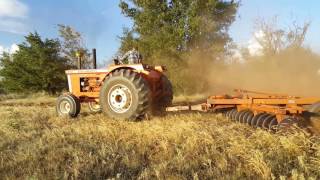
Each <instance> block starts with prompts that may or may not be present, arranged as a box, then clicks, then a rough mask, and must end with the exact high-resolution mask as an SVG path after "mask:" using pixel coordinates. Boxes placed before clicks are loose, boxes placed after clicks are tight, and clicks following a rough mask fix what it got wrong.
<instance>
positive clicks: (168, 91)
mask: <svg viewBox="0 0 320 180" xmlns="http://www.w3.org/2000/svg"><path fill="white" fill-rule="evenodd" d="M161 84H162V92H161V94H160V95H159V96H158V97H156V98H155V99H154V100H153V102H152V114H153V115H163V114H165V112H166V108H167V107H168V106H170V105H172V100H173V90H172V84H171V82H170V81H169V79H168V78H167V77H166V76H165V75H162V76H161Z"/></svg>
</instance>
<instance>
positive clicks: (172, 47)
mask: <svg viewBox="0 0 320 180" xmlns="http://www.w3.org/2000/svg"><path fill="white" fill-rule="evenodd" d="M129 4H130V5H132V6H130V5H129ZM237 7H238V3H236V2H234V1H221V0H169V1H168V0H150V1H142V0H122V1H121V2H120V8H121V9H122V13H123V14H124V15H125V16H127V17H129V18H131V19H132V20H133V22H134V26H133V28H132V29H131V30H126V31H125V32H124V34H123V37H122V38H121V40H122V47H121V49H120V50H121V51H126V50H128V48H130V47H128V45H132V44H135V45H137V46H139V49H140V50H141V51H142V52H143V54H144V55H145V56H146V57H150V56H152V55H153V54H155V53H158V54H159V51H160V53H162V54H169V55H171V54H177V53H178V54H181V53H185V52H190V51H193V50H201V51H204V52H206V51H210V52H212V51H223V47H224V45H225V44H226V43H227V42H228V41H230V40H231V39H230V37H229V35H228V28H229V26H230V25H231V23H232V22H233V21H234V19H235V14H236V10H237ZM217 46H219V47H220V48H216V47H217Z"/></svg>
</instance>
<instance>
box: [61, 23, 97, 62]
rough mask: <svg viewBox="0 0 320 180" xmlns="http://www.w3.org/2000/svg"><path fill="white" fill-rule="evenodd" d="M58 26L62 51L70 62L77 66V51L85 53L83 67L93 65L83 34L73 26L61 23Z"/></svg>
mask: <svg viewBox="0 0 320 180" xmlns="http://www.w3.org/2000/svg"><path fill="white" fill-rule="evenodd" d="M58 28H59V35H60V38H61V44H62V48H61V52H62V54H63V55H64V56H65V57H66V58H67V59H68V60H69V64H70V65H71V66H73V67H77V61H78V58H77V56H76V52H81V53H83V57H82V65H83V68H89V67H90V66H91V61H90V53H89V50H88V48H87V47H86V46H85V45H84V40H83V38H82V35H81V34H80V33H79V32H77V31H76V30H75V29H74V28H72V27H71V26H67V25H61V24H59V25H58Z"/></svg>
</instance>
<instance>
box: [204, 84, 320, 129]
mask: <svg viewBox="0 0 320 180" xmlns="http://www.w3.org/2000/svg"><path fill="white" fill-rule="evenodd" d="M235 92H236V94H235V95H232V96H230V95H221V96H210V97H209V98H208V99H207V102H206V103H205V104H203V105H202V110H204V111H228V110H230V109H236V110H237V112H241V111H245V110H249V111H251V112H252V113H253V114H254V116H257V115H258V114H262V113H267V114H270V115H274V116H275V118H276V120H277V123H281V122H282V121H283V120H285V119H287V118H298V117H301V116H302V115H303V114H304V113H305V112H308V106H311V105H313V104H315V103H318V102H320V98H314V97H308V98H304V97H299V96H289V95H282V94H272V93H265V92H256V91H248V90H242V89H236V90H235Z"/></svg>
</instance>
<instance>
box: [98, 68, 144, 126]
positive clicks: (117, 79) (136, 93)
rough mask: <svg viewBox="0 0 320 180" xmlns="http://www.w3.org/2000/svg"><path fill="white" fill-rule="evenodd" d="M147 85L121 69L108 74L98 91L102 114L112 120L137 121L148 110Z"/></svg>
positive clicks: (130, 71)
mask: <svg viewBox="0 0 320 180" xmlns="http://www.w3.org/2000/svg"><path fill="white" fill-rule="evenodd" d="M149 94H150V90H149V86H148V83H147V82H146V80H145V79H143V77H142V76H141V75H139V74H138V73H135V72H133V71H132V70H130V69H121V70H118V71H115V72H113V73H112V74H110V75H109V76H108V77H107V79H106V80H105V82H104V84H103V86H102V88H101V90H100V101H99V103H100V105H101V108H102V112H103V113H104V114H106V115H108V116H109V117H111V118H113V119H128V120H138V119H140V118H141V117H144V116H145V114H146V113H147V111H148V109H149V104H150V96H149Z"/></svg>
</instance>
